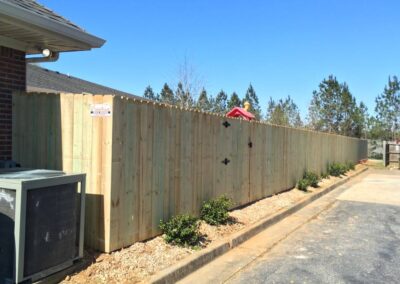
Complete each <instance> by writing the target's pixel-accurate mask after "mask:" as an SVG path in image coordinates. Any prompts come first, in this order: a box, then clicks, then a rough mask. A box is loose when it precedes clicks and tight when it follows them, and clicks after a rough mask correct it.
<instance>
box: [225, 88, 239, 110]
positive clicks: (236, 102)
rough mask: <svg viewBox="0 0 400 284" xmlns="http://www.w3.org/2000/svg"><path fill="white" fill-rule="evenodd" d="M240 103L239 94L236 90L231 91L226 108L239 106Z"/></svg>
mask: <svg viewBox="0 0 400 284" xmlns="http://www.w3.org/2000/svg"><path fill="white" fill-rule="evenodd" d="M241 105H242V102H241V101H240V98H239V96H238V95H237V94H236V92H233V93H232V95H231V98H230V99H229V101H228V110H231V109H233V108H234V107H240V106H241Z"/></svg>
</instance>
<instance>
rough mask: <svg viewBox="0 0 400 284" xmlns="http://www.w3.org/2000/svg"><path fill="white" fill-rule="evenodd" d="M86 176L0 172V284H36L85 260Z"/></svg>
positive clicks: (28, 171) (36, 171) (15, 171)
mask: <svg viewBox="0 0 400 284" xmlns="http://www.w3.org/2000/svg"><path fill="white" fill-rule="evenodd" d="M84 210H85V174H66V173H64V172H61V171H51V170H31V169H6V170H2V171H0V284H2V283H20V282H22V281H26V280H30V281H36V280H39V279H41V278H44V277H46V276H48V275H50V274H53V273H55V272H57V271H60V270H62V269H65V268H67V267H69V266H71V265H72V264H73V263H74V261H75V260H77V259H79V258H82V257H83V241H84V218H85V216H84V215H85V211H84Z"/></svg>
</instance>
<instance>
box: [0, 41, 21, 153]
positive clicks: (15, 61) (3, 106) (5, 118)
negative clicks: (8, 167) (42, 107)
mask: <svg viewBox="0 0 400 284" xmlns="http://www.w3.org/2000/svg"><path fill="white" fill-rule="evenodd" d="M14 90H22V91H25V90H26V62H25V53H24V52H22V51H18V50H15V49H11V48H7V47H3V46H0V160H11V154H12V148H11V147H12V97H11V96H12V91H14Z"/></svg>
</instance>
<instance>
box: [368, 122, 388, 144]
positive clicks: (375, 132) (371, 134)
mask: <svg viewBox="0 0 400 284" xmlns="http://www.w3.org/2000/svg"><path fill="white" fill-rule="evenodd" d="M366 124H367V130H366V131H367V138H368V139H373V140H389V139H391V137H392V133H391V132H388V131H387V130H386V128H385V125H384V123H383V122H382V121H380V120H379V119H377V118H376V117H374V116H369V117H368V118H367V121H366Z"/></svg>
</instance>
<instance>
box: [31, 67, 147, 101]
mask: <svg viewBox="0 0 400 284" xmlns="http://www.w3.org/2000/svg"><path fill="white" fill-rule="evenodd" d="M26 72H27V74H26V75H27V76H26V77H27V79H26V81H27V82H26V85H27V90H28V92H44V93H76V94H81V93H90V94H94V95H103V94H104V95H105V94H109V95H119V96H130V97H136V98H138V99H143V98H142V97H138V96H135V95H132V94H130V93H126V92H122V91H119V90H116V89H113V88H109V87H106V86H103V85H99V84H96V83H92V82H89V81H86V80H82V79H79V78H76V77H72V76H69V75H66V74H62V73H60V72H57V71H51V70H49V69H45V68H42V67H40V66H37V65H32V64H27V70H26Z"/></svg>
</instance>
